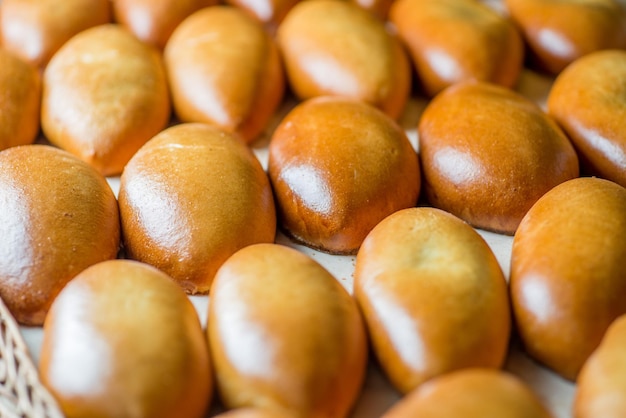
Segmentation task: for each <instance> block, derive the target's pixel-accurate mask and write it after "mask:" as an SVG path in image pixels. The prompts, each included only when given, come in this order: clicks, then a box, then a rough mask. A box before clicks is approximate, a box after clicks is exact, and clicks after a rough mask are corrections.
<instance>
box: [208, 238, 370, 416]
mask: <svg viewBox="0 0 626 418" xmlns="http://www.w3.org/2000/svg"><path fill="white" fill-rule="evenodd" d="M207 336H208V341H209V347H210V352H211V358H212V361H213V364H214V367H215V377H216V382H217V387H218V390H219V393H220V396H221V399H222V401H223V402H224V404H225V405H226V406H227V407H228V408H241V407H257V408H258V407H264V408H276V409H278V410H285V411H287V412H289V415H290V416H294V417H328V418H339V417H346V416H347V415H348V412H349V411H350V409H351V408H352V406H353V405H354V403H355V401H356V399H357V396H358V394H359V390H360V388H361V386H362V384H363V379H364V377H365V370H366V364H367V337H366V334H365V328H364V326H363V321H362V319H361V316H360V314H359V310H358V308H357V305H356V303H355V301H354V300H353V299H352V298H351V297H350V294H349V293H348V292H347V291H346V290H345V289H344V288H343V287H342V286H341V284H339V282H338V281H337V280H336V279H335V278H334V277H333V276H332V275H331V274H330V273H329V272H328V271H327V270H326V269H324V268H323V267H322V266H321V265H320V264H318V263H317V262H316V261H314V260H313V259H312V258H311V257H308V256H306V255H304V254H302V253H300V252H298V251H296V250H294V249H292V248H288V247H285V246H282V245H278V244H257V245H251V246H248V247H246V248H243V249H241V250H239V251H238V252H236V253H235V254H234V255H233V256H232V257H230V258H229V259H228V260H226V262H225V263H224V264H223V265H222V267H220V269H219V270H218V272H217V274H216V276H215V282H214V284H213V288H212V289H211V303H210V304H209V312H208V325H207Z"/></svg>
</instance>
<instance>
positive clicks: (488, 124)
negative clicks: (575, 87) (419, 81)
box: [418, 81, 579, 235]
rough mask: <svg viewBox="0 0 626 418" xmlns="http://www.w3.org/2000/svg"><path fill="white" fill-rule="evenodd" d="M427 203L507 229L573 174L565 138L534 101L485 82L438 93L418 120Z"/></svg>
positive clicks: (572, 157) (572, 154)
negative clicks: (544, 195) (542, 197)
mask: <svg viewBox="0 0 626 418" xmlns="http://www.w3.org/2000/svg"><path fill="white" fill-rule="evenodd" d="M418 132H419V145H420V162H421V166H422V169H423V173H424V190H425V192H426V196H427V198H428V201H429V202H430V203H431V204H432V205H433V206H436V207H438V208H441V209H444V210H446V211H449V212H450V213H453V214H455V215H456V216H458V217H460V218H461V219H463V220H465V221H467V222H468V223H470V224H471V225H472V226H474V227H477V228H483V229H487V230H490V231H495V232H500V233H504V234H510V235H512V234H513V233H514V232H515V230H516V228H517V226H518V224H519V223H520V221H521V220H522V217H523V216H524V215H525V214H526V212H527V211H528V210H529V209H530V207H531V206H532V205H533V204H534V203H535V202H536V201H537V199H539V198H540V197H541V196H542V195H543V194H544V193H546V192H547V191H549V190H550V189H551V188H553V187H554V186H556V185H558V184H560V183H562V182H564V181H566V180H570V179H573V178H575V177H578V174H579V171H578V170H579V168H578V158H577V156H576V153H575V151H574V148H573V147H572V145H571V143H570V142H569V140H568V138H567V137H566V136H565V134H564V133H563V132H562V131H561V129H560V128H559V127H558V126H557V124H556V123H555V122H554V121H553V120H552V119H550V118H549V117H548V116H547V115H546V114H545V113H544V112H543V111H542V110H541V109H540V108H539V106H537V105H536V104H535V103H533V102H531V101H530V100H528V99H526V98H525V97H523V96H521V95H520V94H518V93H515V92H513V91H511V90H508V89H505V88H504V87H500V86H496V85H494V84H491V83H485V82H472V81H469V82H462V83H458V84H456V85H454V86H451V87H449V88H448V89H446V90H444V91H443V92H442V93H440V94H439V95H437V96H436V97H435V98H434V99H433V100H432V101H431V102H430V103H429V104H428V106H427V108H426V110H425V111H424V113H423V115H422V118H421V119H420V122H419V126H418Z"/></svg>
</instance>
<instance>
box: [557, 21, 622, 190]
mask: <svg viewBox="0 0 626 418" xmlns="http://www.w3.org/2000/svg"><path fill="white" fill-rule="evenodd" d="M625 25H626V23H625ZM548 112H549V113H550V115H552V116H553V117H554V119H555V120H556V121H557V122H558V123H559V124H560V125H561V127H562V128H563V130H564V131H565V132H566V133H567V134H568V135H569V137H570V139H571V140H572V143H573V144H574V146H575V147H576V150H577V151H578V153H579V156H580V158H581V161H582V163H583V167H584V168H585V170H586V171H588V172H591V173H592V174H595V175H599V176H601V177H604V178H606V179H609V180H612V181H614V182H616V183H618V184H620V185H622V186H623V187H626V127H625V125H624V121H626V51H617V50H610V51H600V52H594V53H592V54H589V55H587V56H585V57H583V58H580V59H579V60H577V61H576V62H575V63H573V64H571V65H570V66H569V67H568V68H566V69H565V71H563V72H562V73H561V74H560V75H559V76H558V77H557V79H556V81H555V82H554V84H553V85H552V89H551V90H550V95H549V97H548Z"/></svg>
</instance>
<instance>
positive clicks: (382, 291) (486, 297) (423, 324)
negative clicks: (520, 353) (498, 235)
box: [354, 207, 511, 393]
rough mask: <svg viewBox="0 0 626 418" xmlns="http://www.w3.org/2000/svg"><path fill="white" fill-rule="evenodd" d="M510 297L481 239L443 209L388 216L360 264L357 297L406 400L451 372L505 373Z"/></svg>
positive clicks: (366, 245)
mask: <svg viewBox="0 0 626 418" xmlns="http://www.w3.org/2000/svg"><path fill="white" fill-rule="evenodd" d="M507 290H508V289H507V285H506V280H505V279H504V275H503V274H502V270H501V269H500V266H499V265H498V262H497V260H496V258H495V256H494V255H493V252H492V251H491V249H490V248H489V246H488V245H487V243H486V242H485V241H484V240H483V239H482V237H481V236H480V235H478V233H477V232H476V231H475V230H473V229H472V228H471V227H470V226H469V225H468V224H466V223H465V222H463V221H461V220H460V219H458V218H457V217H455V216H453V215H451V214H449V213H446V212H444V211H442V210H439V209H434V208H425V207H420V208H411V209H404V210H401V211H398V212H396V213H394V214H392V215H390V216H388V217H387V218H385V219H384V220H383V221H381V222H380V223H379V224H378V225H376V227H375V228H374V229H373V230H372V232H370V233H369V234H368V236H367V238H366V239H365V241H364V242H363V245H362V246H361V249H360V250H359V253H358V254H357V258H356V266H355V271H354V295H355V297H356V300H357V301H358V303H359V307H360V308H361V312H362V313H363V315H364V318H365V321H366V324H367V326H368V330H369V335H370V340H371V342H372V347H373V349H374V352H375V353H376V356H377V358H378V361H379V363H380V365H381V367H382V369H383V370H384V371H385V373H386V375H387V376H388V377H389V379H390V380H391V382H392V383H393V385H394V386H395V387H396V388H397V389H398V390H400V391H401V392H403V393H407V392H410V391H411V390H413V389H415V388H416V387H418V386H419V385H421V384H422V383H424V382H425V381H427V380H429V379H431V378H433V377H435V376H439V375H442V374H445V373H449V372H451V371H454V370H458V369H462V368H468V367H491V368H499V367H501V366H502V365H503V363H504V361H505V359H506V355H507V351H508V346H509V337H510V330H511V316H510V308H509V298H508V292H507ZM451 307H453V309H451Z"/></svg>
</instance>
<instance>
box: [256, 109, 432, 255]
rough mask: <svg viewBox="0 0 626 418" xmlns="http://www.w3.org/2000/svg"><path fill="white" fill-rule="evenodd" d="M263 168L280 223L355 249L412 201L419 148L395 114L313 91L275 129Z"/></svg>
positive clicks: (315, 243) (314, 241)
mask: <svg viewBox="0 0 626 418" xmlns="http://www.w3.org/2000/svg"><path fill="white" fill-rule="evenodd" d="M268 172H269V176H270V179H271V181H272V185H273V187H274V194H275V196H276V202H277V206H278V209H279V218H280V223H281V225H282V227H283V229H284V230H285V232H286V233H287V234H289V235H290V236H292V237H293V238H294V239H295V240H297V241H299V242H302V243H304V244H305V245H308V246H310V247H313V248H318V249H320V250H322V251H326V252H329V253H337V254H348V253H356V251H357V250H358V248H359V246H360V245H361V242H363V239H364V238H365V236H366V235H367V234H368V232H369V231H370V230H371V229H372V228H373V227H374V226H375V225H376V224H377V223H378V222H380V221H381V220H382V219H384V218H385V217H386V216H388V215H390V214H391V213H393V212H395V211H397V210H399V209H404V208H407V207H411V206H415V204H416V203H417V198H418V195H419V191H420V172H419V164H418V158H417V154H416V153H415V150H414V149H413V148H412V146H411V143H410V142H409V140H408V138H407V136H406V134H405V133H404V132H403V131H402V129H401V128H400V127H399V126H398V124H396V123H395V122H394V121H393V119H391V118H390V117H389V116H387V115H386V114H384V113H383V112H382V111H380V110H378V109H376V108H375V107H373V106H371V105H368V104H367V103H365V102H360V101H356V100H350V99H345V98H340V97H318V98H315V99H310V100H307V101H305V102H303V103H301V104H299V105H298V106H297V107H296V108H294V109H293V110H292V111H291V112H290V113H289V114H288V115H287V116H286V117H285V118H284V119H283V120H282V122H281V123H280V125H279V126H278V128H276V130H275V131H274V135H273V136H272V139H271V142H270V145H269V163H268Z"/></svg>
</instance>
